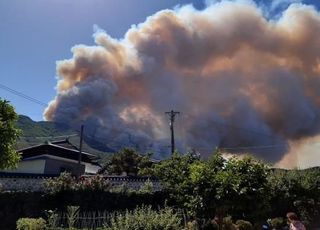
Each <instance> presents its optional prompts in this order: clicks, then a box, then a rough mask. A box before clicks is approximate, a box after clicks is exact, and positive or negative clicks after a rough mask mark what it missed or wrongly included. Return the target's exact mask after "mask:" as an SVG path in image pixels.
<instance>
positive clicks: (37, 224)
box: [17, 218, 46, 230]
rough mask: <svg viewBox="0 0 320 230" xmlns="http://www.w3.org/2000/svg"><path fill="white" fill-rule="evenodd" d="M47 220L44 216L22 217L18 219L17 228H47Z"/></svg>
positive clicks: (29, 229)
mask: <svg viewBox="0 0 320 230" xmlns="http://www.w3.org/2000/svg"><path fill="white" fill-rule="evenodd" d="M45 229H46V221H45V220H44V219H42V218H37V219H35V218H20V219H19V220H18V221H17V230H45Z"/></svg>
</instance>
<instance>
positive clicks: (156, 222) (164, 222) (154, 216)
mask: <svg viewBox="0 0 320 230" xmlns="http://www.w3.org/2000/svg"><path fill="white" fill-rule="evenodd" d="M181 222H182V219H181V218H180V217H179V216H178V215H177V214H176V213H174V211H173V210H172V209H171V208H168V207H166V208H164V209H161V210H159V211H155V210H152V208H151V206H142V207H138V208H136V209H135V210H133V211H126V212H125V213H116V214H115V215H114V217H113V218H112V219H111V221H110V224H109V225H107V226H106V228H105V230H140V229H141V230H162V229H171V230H176V229H177V230H178V229H181V228H182V227H181Z"/></svg>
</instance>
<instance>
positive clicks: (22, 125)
mask: <svg viewBox="0 0 320 230" xmlns="http://www.w3.org/2000/svg"><path fill="white" fill-rule="evenodd" d="M16 126H17V128H19V129H21V131H22V134H21V137H20V138H19V140H18V141H17V149H22V148H26V147H29V146H33V145H37V144H42V143H45V142H47V141H57V140H63V139H66V138H68V139H69V141H70V142H71V143H72V144H73V145H75V146H78V147H79V144H80V136H79V131H77V130H74V129H72V128H70V127H69V126H68V125H66V124H61V123H56V122H50V121H38V122H37V121H33V120H32V119H30V118H29V117H27V116H24V115H19V118H18V121H17V124H16ZM82 148H83V151H85V152H89V153H92V154H96V155H99V156H100V157H102V158H105V157H108V155H110V154H107V153H110V152H114V151H113V150H112V149H110V148H108V146H107V145H104V144H102V143H98V142H96V141H95V140H92V139H90V138H89V137H84V141H83V146H82Z"/></svg>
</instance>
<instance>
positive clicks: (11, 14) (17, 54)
mask: <svg viewBox="0 0 320 230" xmlns="http://www.w3.org/2000/svg"><path fill="white" fill-rule="evenodd" d="M209 2H213V1H202V0H197V1H196V0H194V1H191V0H157V1H156V0H153V1H150V0H50V1H49V0H28V1H26V0H1V1H0V63H1V64H0V65H1V68H0V97H1V98H5V99H7V100H9V101H10V102H11V103H12V104H13V105H14V106H15V108H16V110H17V112H18V113H20V114H25V115H28V116H30V117H31V118H32V119H34V120H42V113H43V110H44V108H45V107H44V106H41V105H38V104H36V103H34V102H31V101H29V100H26V99H24V98H22V97H19V96H17V95H15V94H12V93H10V92H8V91H7V90H4V89H3V85H4V86H6V87H9V88H11V89H13V90H16V91H18V92H21V93H24V94H26V95H28V96H30V97H32V98H35V99H37V100H39V101H41V102H44V103H48V102H49V101H50V100H52V99H53V98H54V96H55V95H56V91H55V88H54V87H55V85H56V83H57V80H56V76H55V75H56V73H55V69H56V61H57V60H62V59H68V58H71V55H72V53H71V52H70V49H71V48H72V47H73V46H74V45H76V44H86V45H93V44H94V41H93V38H92V34H93V31H94V27H95V26H94V25H98V26H99V27H100V28H102V29H103V30H105V31H106V32H107V33H108V34H109V35H111V36H112V37H114V38H122V37H123V36H124V34H125V32H126V31H127V30H128V29H129V28H130V27H131V25H133V24H138V23H141V22H143V21H145V19H146V17H148V16H149V15H152V14H154V13H155V12H157V11H159V10H162V9H167V8H169V9H172V8H174V7H177V6H178V5H184V4H193V5H194V6H195V8H197V9H202V8H204V7H205V5H206V4H210V3H209ZM243 2H246V1H245V0H244V1H243ZM292 2H303V3H305V4H313V5H314V6H315V7H316V8H318V7H319V5H320V3H319V1H316V0H313V1H311V0H309V1H307V0H306V1H299V0H274V1H270V0H265V1H257V2H256V3H257V4H258V5H261V9H264V10H265V11H266V14H267V15H268V16H269V17H270V18H272V17H277V15H278V14H279V12H281V11H282V9H283V8H286V7H287V6H288V5H289V4H290V3H292ZM1 87H2V88H1Z"/></svg>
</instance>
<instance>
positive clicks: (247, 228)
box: [236, 220, 253, 230]
mask: <svg viewBox="0 0 320 230" xmlns="http://www.w3.org/2000/svg"><path fill="white" fill-rule="evenodd" d="M236 225H237V229H239V230H252V229H253V227H252V224H251V223H250V222H249V221H246V220H237V222H236Z"/></svg>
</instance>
